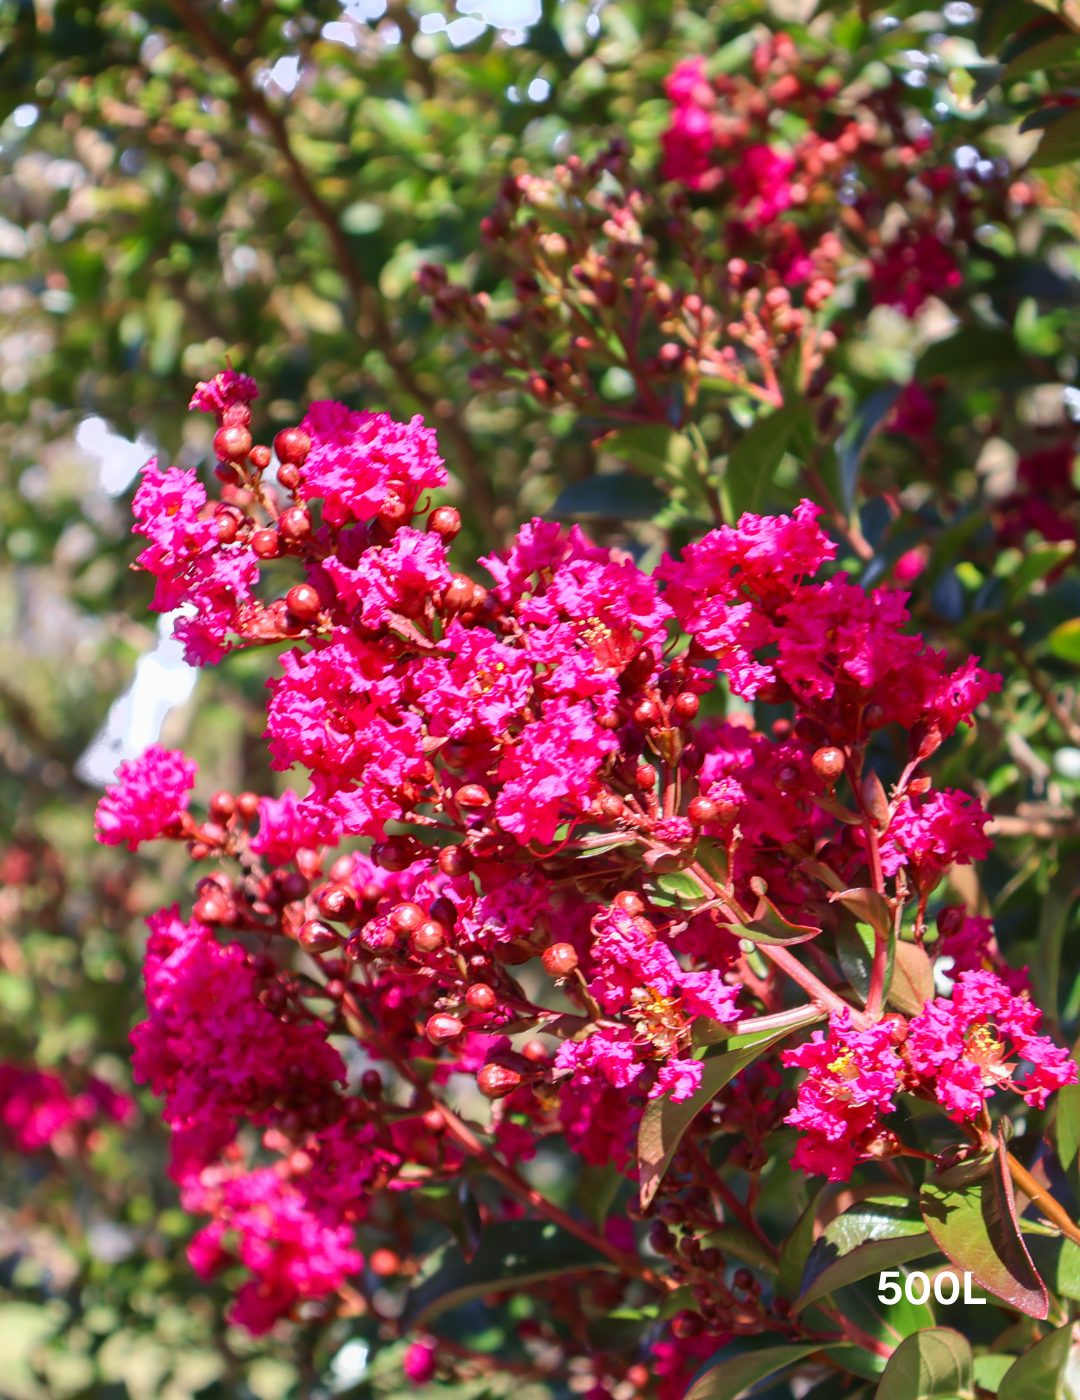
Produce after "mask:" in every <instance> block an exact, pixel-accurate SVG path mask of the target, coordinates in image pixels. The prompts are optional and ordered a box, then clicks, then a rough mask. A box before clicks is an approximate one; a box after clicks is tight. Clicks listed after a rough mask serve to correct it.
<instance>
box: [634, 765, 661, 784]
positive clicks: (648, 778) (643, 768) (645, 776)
mask: <svg viewBox="0 0 1080 1400" xmlns="http://www.w3.org/2000/svg"><path fill="white" fill-rule="evenodd" d="M634 782H635V783H637V785H638V787H640V788H651V787H655V786H656V769H655V768H654V767H653V766H652V764H651V763H639V764H638V766H637V769H636V770H635V772H634Z"/></svg>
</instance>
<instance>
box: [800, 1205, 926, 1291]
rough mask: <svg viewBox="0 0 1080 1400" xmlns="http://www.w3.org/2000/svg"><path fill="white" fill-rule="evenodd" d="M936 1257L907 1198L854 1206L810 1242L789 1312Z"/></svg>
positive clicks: (916, 1212)
mask: <svg viewBox="0 0 1080 1400" xmlns="http://www.w3.org/2000/svg"><path fill="white" fill-rule="evenodd" d="M936 1251H937V1246H936V1245H935V1244H934V1241H933V1240H932V1239H931V1237H930V1234H929V1232H928V1231H927V1228H926V1225H925V1224H924V1223H923V1219H922V1216H921V1215H920V1214H919V1207H918V1202H917V1201H915V1200H914V1199H913V1198H908V1197H904V1196H880V1197H873V1198H872V1199H870V1200H866V1201H860V1202H859V1204H858V1205H854V1206H851V1207H850V1208H849V1209H848V1210H846V1211H844V1212H843V1213H842V1214H841V1215H838V1216H837V1217H836V1219H835V1220H833V1221H830V1223H829V1224H828V1225H827V1226H826V1227H825V1229H824V1230H823V1231H822V1233H821V1235H820V1236H819V1237H818V1239H817V1240H816V1241H815V1243H814V1247H813V1249H811V1251H810V1254H809V1257H808V1258H807V1261H806V1266H805V1268H804V1269H803V1275H802V1280H801V1293H800V1297H799V1299H798V1302H797V1303H796V1305H795V1306H796V1308H799V1309H801V1308H805V1307H806V1306H807V1305H808V1304H810V1303H813V1302H815V1301H816V1300H817V1299H818V1298H823V1297H825V1295H826V1294H827V1293H831V1292H832V1291H833V1290H834V1289H836V1288H843V1287H844V1286H845V1285H846V1284H849V1283H854V1282H856V1280H858V1279H861V1278H867V1277H868V1276H869V1275H870V1274H873V1273H879V1272H880V1271H881V1270H882V1269H891V1268H895V1267H896V1265H897V1264H906V1263H907V1262H908V1261H909V1260H911V1259H921V1258H922V1257H923V1255H926V1254H934V1253H936Z"/></svg>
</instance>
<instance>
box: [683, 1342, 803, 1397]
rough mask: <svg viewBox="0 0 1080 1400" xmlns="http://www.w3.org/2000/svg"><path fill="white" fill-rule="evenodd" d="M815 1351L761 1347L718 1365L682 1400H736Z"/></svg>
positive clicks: (706, 1373) (793, 1347) (701, 1378)
mask: <svg viewBox="0 0 1080 1400" xmlns="http://www.w3.org/2000/svg"><path fill="white" fill-rule="evenodd" d="M818 1350H820V1347H819V1344H818V1343H815V1342H812V1343H809V1344H807V1345H803V1346H788V1347H763V1348H762V1349H761V1350H759V1351H749V1352H746V1353H745V1354H744V1355H742V1356H735V1357H732V1358H731V1359H730V1360H729V1361H721V1362H720V1364H719V1365H718V1366H713V1367H712V1369H711V1370H708V1371H706V1372H705V1373H704V1375H702V1376H699V1377H698V1379H697V1380H696V1381H695V1382H694V1384H693V1385H692V1386H691V1387H690V1389H689V1390H688V1391H687V1392H686V1397H685V1400H735V1397H736V1396H737V1395H741V1394H742V1393H743V1391H744V1390H748V1389H749V1388H750V1387H751V1386H752V1385H757V1383H758V1382H759V1381H763V1380H765V1379H766V1377H768V1376H774V1375H776V1374H777V1372H779V1371H784V1370H786V1369H787V1368H788V1367H789V1366H794V1364H795V1363H796V1362H797V1361H801V1360H802V1359H803V1357H805V1356H809V1355H810V1353H811V1352H814V1351H818Z"/></svg>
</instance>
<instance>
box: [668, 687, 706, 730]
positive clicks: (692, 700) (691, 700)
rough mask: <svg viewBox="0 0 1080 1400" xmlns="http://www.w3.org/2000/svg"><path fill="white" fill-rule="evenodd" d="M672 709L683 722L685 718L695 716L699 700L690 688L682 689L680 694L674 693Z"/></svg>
mask: <svg viewBox="0 0 1080 1400" xmlns="http://www.w3.org/2000/svg"><path fill="white" fill-rule="evenodd" d="M672 709H673V710H674V711H675V714H676V715H677V716H678V718H679V719H681V720H682V721H683V723H684V724H685V723H686V721H687V720H691V719H694V718H695V717H696V716H697V712H698V710H700V709H701V700H700V699H699V698H698V696H696V695H695V694H694V692H693V691H692V690H684V691H683V692H682V694H680V695H676V697H675V700H674V703H673V704H672Z"/></svg>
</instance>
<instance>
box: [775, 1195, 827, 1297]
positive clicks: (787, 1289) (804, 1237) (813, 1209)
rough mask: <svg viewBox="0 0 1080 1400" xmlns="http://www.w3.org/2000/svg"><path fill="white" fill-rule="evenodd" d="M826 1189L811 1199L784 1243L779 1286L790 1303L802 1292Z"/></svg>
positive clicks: (781, 1252)
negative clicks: (819, 1205)
mask: <svg viewBox="0 0 1080 1400" xmlns="http://www.w3.org/2000/svg"><path fill="white" fill-rule="evenodd" d="M822 1190H824V1187H819V1188H818V1190H817V1191H815V1192H814V1194H813V1195H812V1196H811V1198H810V1204H809V1205H808V1206H807V1207H806V1209H805V1210H804V1211H803V1213H802V1215H800V1216H799V1219H798V1221H797V1222H796V1225H795V1228H794V1229H793V1230H792V1232H791V1234H790V1235H788V1237H787V1239H786V1240H785V1241H784V1247H783V1249H781V1251H780V1278H779V1281H778V1284H777V1287H778V1288H779V1291H780V1294H781V1296H783V1297H784V1298H786V1299H787V1300H788V1302H789V1303H794V1301H795V1299H796V1298H797V1297H798V1296H799V1293H800V1292H801V1291H802V1277H803V1270H804V1269H805V1268H806V1261H807V1259H808V1258H809V1257H810V1251H811V1250H812V1249H813V1247H814V1221H815V1219H816V1218H817V1209H818V1202H819V1201H820V1199H821V1192H822Z"/></svg>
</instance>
